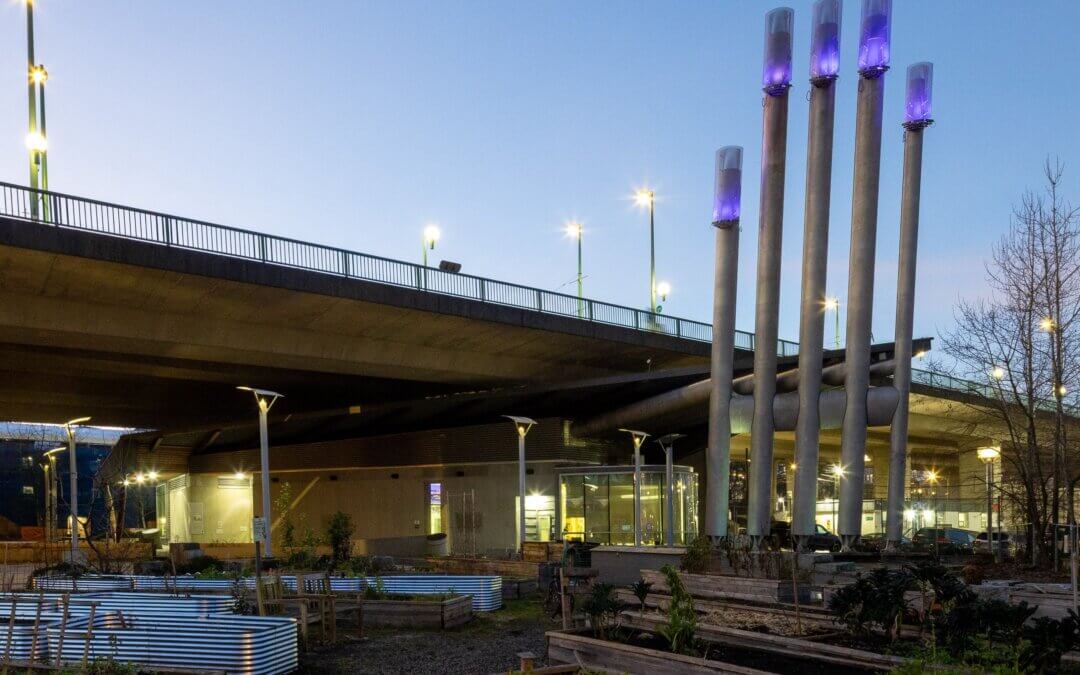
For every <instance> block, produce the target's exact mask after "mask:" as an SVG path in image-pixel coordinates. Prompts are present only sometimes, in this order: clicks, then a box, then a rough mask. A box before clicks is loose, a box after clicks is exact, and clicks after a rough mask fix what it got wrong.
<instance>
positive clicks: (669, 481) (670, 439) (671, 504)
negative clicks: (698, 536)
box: [656, 434, 685, 547]
mask: <svg viewBox="0 0 1080 675" xmlns="http://www.w3.org/2000/svg"><path fill="white" fill-rule="evenodd" d="M683 437H685V434H667V435H666V436H661V437H660V438H658V439H656V442H657V443H659V444H660V447H661V448H663V449H664V520H665V521H666V524H667V528H666V529H667V536H666V537H665V539H664V541H665V542H667V545H668V546H669V547H670V546H674V545H675V499H674V498H675V486H674V483H675V468H674V467H673V466H672V457H671V455H672V447H671V446H672V445H674V443H675V441H677V440H679V439H680V438H683Z"/></svg>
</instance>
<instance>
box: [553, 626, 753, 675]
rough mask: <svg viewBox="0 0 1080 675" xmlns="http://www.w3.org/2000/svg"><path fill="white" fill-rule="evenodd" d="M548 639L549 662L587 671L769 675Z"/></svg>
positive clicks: (610, 645) (565, 635) (564, 637)
mask: <svg viewBox="0 0 1080 675" xmlns="http://www.w3.org/2000/svg"><path fill="white" fill-rule="evenodd" d="M546 637H547V658H548V663H570V664H577V665H580V666H582V667H584V668H590V669H596V670H604V671H610V672H616V673H631V674H632V675H633V674H641V675H706V674H707V675H716V673H730V674H731V675H767V671H763V670H755V669H753V668H744V667H742V666H736V665H734V664H731V663H724V662H723V661H710V660H708V659H702V658H697V657H693V656H683V655H682V654H672V653H671V652H662V651H660V650H658V649H647V648H645V647H635V646H633V645H627V644H623V643H621V642H608V641H606V640H597V639H596V638H592V637H586V636H585V635H579V634H577V633H572V632H561V631H550V632H548V633H547V635H546Z"/></svg>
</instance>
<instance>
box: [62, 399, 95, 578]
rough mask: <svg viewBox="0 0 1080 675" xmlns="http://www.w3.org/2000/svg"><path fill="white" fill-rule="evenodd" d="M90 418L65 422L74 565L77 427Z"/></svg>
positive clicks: (77, 503) (76, 534)
mask: <svg viewBox="0 0 1080 675" xmlns="http://www.w3.org/2000/svg"><path fill="white" fill-rule="evenodd" d="M89 421H90V418H89V417H79V418H77V419H73V420H68V421H67V422H64V433H65V434H67V442H68V471H69V473H70V481H71V483H70V485H71V498H70V500H69V501H70V502H71V562H72V564H74V563H75V562H76V561H77V560H78V553H79V470H78V465H77V464H76V462H75V459H76V457H75V427H77V426H78V425H80V424H85V423H86V422H89Z"/></svg>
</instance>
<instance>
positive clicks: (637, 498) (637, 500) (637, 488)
mask: <svg viewBox="0 0 1080 675" xmlns="http://www.w3.org/2000/svg"><path fill="white" fill-rule="evenodd" d="M619 431H625V432H626V433H628V434H630V437H631V438H632V439H633V441H634V546H641V444H642V443H644V442H645V439H646V438H648V437H649V434H647V433H646V432H644V431H635V430H634V429H619Z"/></svg>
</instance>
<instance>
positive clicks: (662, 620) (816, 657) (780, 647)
mask: <svg viewBox="0 0 1080 675" xmlns="http://www.w3.org/2000/svg"><path fill="white" fill-rule="evenodd" d="M623 618H624V621H627V622H628V624H629V625H631V626H633V627H634V628H639V629H641V630H646V631H649V632H656V631H658V630H659V629H660V628H661V627H662V626H664V625H666V624H667V617H666V616H663V615H660V614H642V613H641V612H625V613H624V614H623ZM697 637H698V639H699V640H704V641H706V642H712V643H716V644H721V645H727V646H731V647H738V648H740V649H753V650H756V651H761V652H766V653H769V654H775V655H779V656H793V655H798V657H800V658H802V659H807V660H811V661H815V662H818V663H827V664H834V665H838V666H847V667H849V668H857V669H863V670H871V671H875V670H892V669H893V668H896V667H898V666H901V665H903V664H904V663H905V659H903V658H901V657H899V656H892V655H889V654H879V653H877V652H871V651H867V650H863V649H852V648H850V647H843V646H840V645H832V644H827V643H825V642H821V641H818V640H807V639H804V638H798V637H788V636H784V635H776V634H774V633H771V632H770V633H764V632H757V631H750V630H742V629H739V628H731V627H728V626H718V625H712V624H705V623H699V624H698V626H697Z"/></svg>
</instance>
